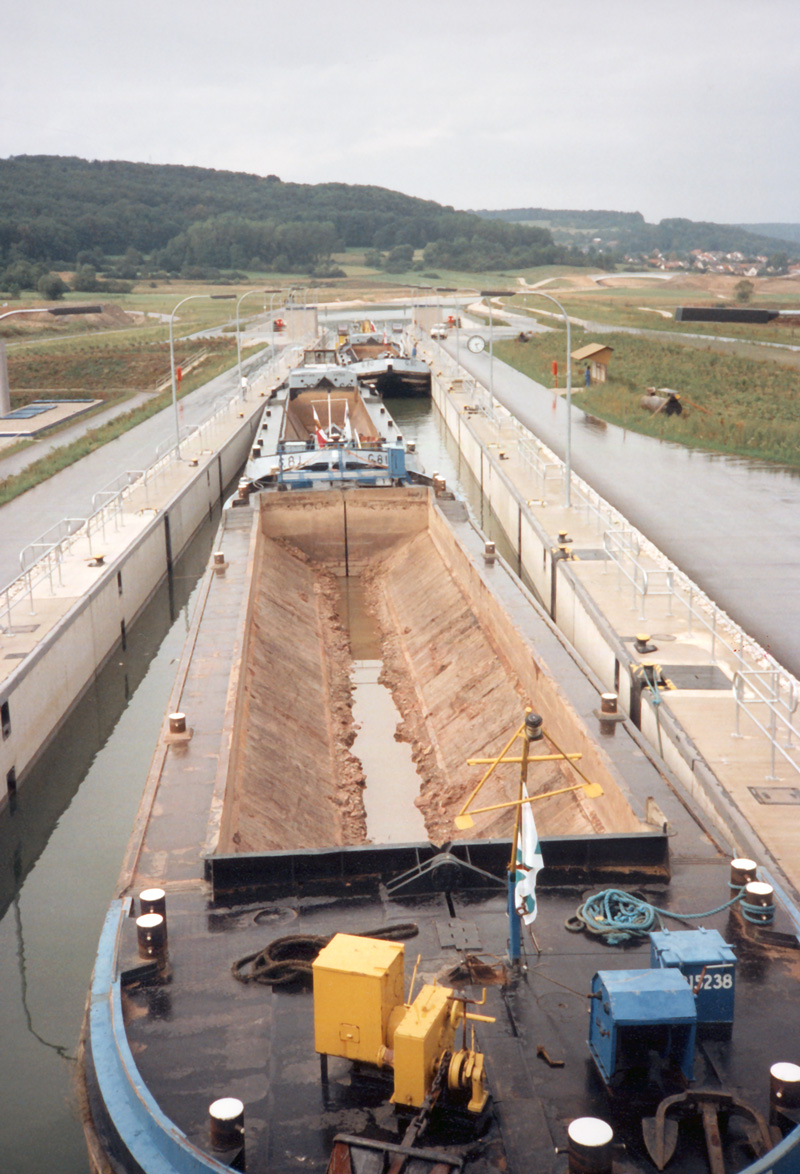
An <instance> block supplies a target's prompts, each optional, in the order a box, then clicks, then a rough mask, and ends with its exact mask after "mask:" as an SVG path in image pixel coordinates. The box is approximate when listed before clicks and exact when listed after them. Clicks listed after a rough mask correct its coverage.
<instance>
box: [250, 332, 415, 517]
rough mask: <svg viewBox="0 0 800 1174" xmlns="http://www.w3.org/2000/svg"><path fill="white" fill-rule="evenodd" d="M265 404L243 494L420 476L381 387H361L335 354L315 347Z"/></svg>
mask: <svg viewBox="0 0 800 1174" xmlns="http://www.w3.org/2000/svg"><path fill="white" fill-rule="evenodd" d="M304 358H305V361H304V362H303V363H302V364H301V365H300V366H298V367H296V368H294V370H292V371H291V372H290V373H289V376H288V378H287V380H286V382H285V384H284V386H283V387H282V388H281V389H280V390H279V391H278V392H277V393H276V395H275V396H274V398H273V399H272V400H271V401H270V403H269V404H268V405H267V407H266V408H265V409H264V412H263V415H262V417H261V421H260V423H259V427H258V431H257V433H256V435H255V437H254V440H253V446H252V449H251V452H250V457H249V460H248V462H247V465H246V467H245V470H244V475H243V477H242V481H241V489H242V493H241V494H240V497H239V500H241V497H243V496H244V495H245V494H246V493H247V494H249V493H250V492H253V491H259V490H261V489H270V488H274V487H276V486H278V487H280V488H282V489H287V488H294V489H310V488H313V487H316V488H321V489H326V488H328V487H329V486H330V485H332V484H337V485H344V484H359V485H392V484H394V485H398V484H407V483H410V482H411V481H412V480H417V481H419V480H420V479H421V477H422V469H421V466H420V464H419V461H418V459H417V457H416V454H415V452H414V443H413V441H412V442H406V441H405V440H404V438H403V436H402V433H401V432H400V430H399V429H398V427H397V425H396V423H395V421H394V419H393V418H392V416H391V414H390V413H389V412H388V411H387V408H386V405H385V404H384V403H383V400H382V399H381V397H380V395H379V394H378V392H377V391H374V390H373V391H368V390H366V389H365V388H363V387H362V386H360V385H359V384H358V382H357V381H356V378H355V376H354V374H353V372H352V369H351V368H348V367H343V366H341V365H340V364H338V363H336V362H333V361H332V360H333V352H328V351H326V350H320V349H317V350H313V351H307V352H306V353H305V356H304Z"/></svg>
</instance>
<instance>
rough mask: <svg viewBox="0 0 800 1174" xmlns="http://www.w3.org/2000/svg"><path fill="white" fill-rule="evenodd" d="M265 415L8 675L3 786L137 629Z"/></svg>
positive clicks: (199, 473) (244, 429)
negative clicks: (140, 617)
mask: <svg viewBox="0 0 800 1174" xmlns="http://www.w3.org/2000/svg"><path fill="white" fill-rule="evenodd" d="M259 414H260V412H259V413H258V414H255V415H252V416H251V417H250V418H248V419H243V421H242V425H241V427H240V428H238V429H237V430H236V432H235V433H234V434H233V435H232V436H231V437H229V438H228V440H227V441H226V442H225V443H224V444H223V445H222V447H221V448H220V450H219V451H218V452H216V453H212V454H209V456H208V458H207V459H206V460H205V461H203V462H201V463H200V465H199V466H198V468H197V470H196V473H195V474H194V476H193V477H192V478H191V480H190V481H189V482H188V483H187V484H186V485H184V486H183V487H182V488H181V489H180V490H179V491H178V492H177V493H176V494H175V496H174V497H173V498H172V500H171V501H169V502H168V503H167V504H166V505H165V506H164V507H163V508H162V509H161V510H159V511H158V513H155V514H154V516H153V518H152V520H151V521H150V522H149V523H148V524H147V525H146V526H145V528H144V529H143V530H142V531H140V533H139V534H138V536H137V537H136V538H135V539H134V540H133V541H132V542H131V544H130V546H128V547H127V548H126V549H125V550H124V552H123V553H122V554H121V555H120V556H119V557H117V558H116V559H114V561H113V562H110V563H109V565H108V566H107V567H103V568H98V578H97V580H96V582H95V583H94V584H93V585H92V587H91V588H90V589H89V590H88V591H87V592H86V593H85V594H84V595H83V596H81V598H79V599H78V600H76V602H75V603H74V605H73V606H72V607H71V608H70V609H69V610H68V611H67V612H66V614H65V615H64V616H63V617H62V618H61V620H60V621H59V622H58V623H57V624H56V625H55V626H54V627H53V629H52V630H51V631H50V632H49V633H48V634H47V635H46V636H45V637H44V638H43V639H42V640H41V642H40V643H39V644H38V645H37V646H36V648H35V649H34V650H33V651H32V652H31V653H30V654H29V656H28V657H27V658H26V659H25V660H24V661H22V662H21V663H20V665H19V667H18V668H17V669H16V670H15V671H14V672H13V673H12V674H10V675H9V677H8V678H7V680H6V682H5V684H4V686H3V687H2V690H1V691H0V701H2V702H3V703H5V704H6V705H7V706H8V717H9V721H10V732H9V734H8V736H7V737H6V738H5V739H3V740H2V741H1V742H0V772H2V773H1V774H0V779H2V778H5V779H8V778H9V772H12V771H13V773H14V776H15V777H16V780H17V784H18V785H19V784H20V783H24V777H23V774H24V772H25V771H26V770H27V769H29V767H30V766H31V765H32V764H33V762H34V761H35V759H36V758H37V757H38V755H39V754H40V753H41V751H42V750H43V749H44V747H45V746H46V745H47V743H48V741H49V740H50V739H51V738H52V736H53V735H54V734H55V732H56V731H57V730H58V728H59V727H60V726H61V724H62V723H63V722H64V720H65V719H66V717H67V716H68V714H69V712H70V710H71V709H72V707H73V706H74V705H75V703H76V702H77V701H78V700H79V698H80V697H81V695H82V694H83V692H84V691H85V690H86V688H87V687H88V686H89V684H90V683H91V681H92V680H93V678H94V677H95V675H96V674H97V673H98V672H99V671H100V669H101V668H102V666H103V664H104V663H105V661H106V659H107V658H108V657H109V656H110V655H111V653H112V652H113V651H114V649H115V648H117V647H118V646H119V644H120V643H121V641H122V639H123V632H127V630H129V629H130V627H131V625H132V624H133V623H134V622H135V621H136V618H137V616H138V615H139V613H140V612H141V611H142V609H143V608H144V606H145V605H146V604H147V602H148V601H149V600H150V598H151V597H152V595H153V593H154V592H155V590H156V588H157V587H158V585H159V583H160V582H161V580H162V579H163V578H164V576H165V575H166V574H167V573H168V570H169V567H170V564H171V562H172V561H174V560H175V559H176V558H177V557H178V555H179V554H180V553H181V551H183V550H184V549H185V547H186V546H187V545H188V543H189V542H190V541H191V539H192V537H193V536H194V534H195V532H196V531H197V528H198V527H199V526H200V524H201V523H202V522H203V521H204V520H205V519H206V518H207V517H208V516H209V513H210V512H211V511H212V510H213V508H214V506H215V505H216V504H217V503H218V502H219V501H220V499H221V497H222V494H223V492H224V489H225V487H226V486H227V485H229V484H230V483H231V481H232V480H233V478H234V477H235V476H236V475H237V473H238V471H239V469H240V468H241V466H242V464H243V463H244V461H245V460H246V457H247V453H248V451H249V448H250V446H251V444H252V440H253V436H254V435H255V430H256V428H257V426H258V415H259ZM123 624H124V628H123Z"/></svg>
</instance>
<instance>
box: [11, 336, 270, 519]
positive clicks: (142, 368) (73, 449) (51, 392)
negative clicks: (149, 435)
mask: <svg viewBox="0 0 800 1174" xmlns="http://www.w3.org/2000/svg"><path fill="white" fill-rule="evenodd" d="M62 321H63V320H62ZM197 328H198V327H197V324H196V323H193V324H192V329H193V330H194V329H197ZM164 333H165V328H164V327H163V326H155V327H147V326H145V327H140V328H139V329H137V330H129V331H126V332H118V331H114V332H113V333H104V334H101V333H99V332H96V333H95V334H90V333H84V334H82V335H80V336H79V337H77V338H75V337H72V338H63V337H58V336H56V337H55V338H52V339H50V340H47V339H45V340H39V341H38V342H35V343H31V344H29V345H26V346H25V347H21V348H14V349H13V350H10V351H9V355H8V367H9V381H10V383H11V386H12V388H13V392H12V407H19V406H20V405H21V404H24V403H28V402H31V401H32V400H35V399H38V398H41V397H42V396H45V395H46V396H47V398H48V399H62V398H63V399H75V398H80V397H84V396H91V398H94V399H99V400H101V401H102V403H101V404H100V405H98V407H97V409H96V411H103V410H104V409H105V408H107V407H109V406H113V405H115V404H120V403H123V402H124V401H125V400H127V399H130V398H132V397H133V396H135V395H137V394H138V393H141V392H145V393H147V394H148V395H149V398H148V399H147V401H146V402H145V403H141V404H139V405H138V406H137V407H135V408H133V409H132V410H131V411H128V412H124V413H122V414H121V415H118V416H116V417H115V418H114V419H113V420H109V421H107V422H104V423H102V424H100V425H98V426H97V427H96V428H93V429H91V430H90V431H88V432H87V433H85V434H84V435H83V436H81V437H79V438H78V439H76V440H74V441H72V442H71V443H68V444H65V445H61V446H59V447H56V448H53V449H52V451H50V452H49V453H47V455H45V456H43V457H41V458H40V459H39V460H37V461H35V462H33V463H32V464H30V465H28V466H27V467H26V468H25V469H23V470H22V471H21V472H20V473H18V474H14V475H12V476H9V477H7V478H5V479H4V480H1V481H0V504H4V503H5V502H7V501H10V500H12V499H13V498H14V497H17V496H19V494H21V493H24V492H25V491H26V490H27V489H30V488H32V487H33V486H34V485H38V484H39V483H40V482H41V481H45V480H46V479H47V478H48V477H52V476H53V475H54V474H55V473H58V472H59V471H60V470H61V469H64V468H66V467H67V466H68V465H71V464H73V463H74V462H75V461H78V460H80V459H81V458H82V457H84V456H86V455H87V454H88V453H90V452H93V451H94V450H95V449H96V448H100V447H101V446H102V445H104V444H107V443H108V442H109V441H111V440H114V439H115V438H116V437H117V436H120V435H122V433H124V432H127V431H128V429H130V428H133V427H135V426H136V425H137V424H140V423H141V422H142V421H143V420H146V419H148V418H149V417H150V416H153V415H155V414H156V413H157V412H160V411H162V410H163V409H164V408H165V407H167V406H168V405H169V404H170V403H171V401H172V393H171V389H170V388H169V387H168V386H167V388H166V389H165V390H160V391H159V390H158V389H159V388H163V386H164V384H165V383H168V381H169V378H170V374H169V372H170V365H169V345H168V343H167V342H165V341H163V336H164ZM201 351H204V352H206V354H205V356H204V357H203V358H202V360H201V361H200V362H198V364H197V366H196V367H194V368H193V369H191V370H189V371H188V372H187V374H186V375H185V377H184V378H183V380H182V382H181V390H180V394H181V397H183V396H184V395H187V394H188V393H189V392H191V391H194V390H196V388H198V387H200V386H201V385H202V384H203V383H207V382H208V381H209V380H210V379H213V378H214V377H215V376H217V375H219V374H221V373H222V372H223V371H226V370H228V369H229V368H230V367H232V366H233V365H234V364H235V362H236V357H237V355H236V343H235V340H234V339H230V338H224V339H215V340H210V341H201V340H197V341H193V342H192V341H184V340H182V339H180V340H178V341H177V342H176V343H175V359H176V363H177V364H179V365H183V366H184V367H186V366H188V365H189V364H190V363H191V362H192V360H193V359H194V358H197V357H199V352H201ZM250 353H252V348H250V349H247V348H246V349H245V351H244V352H243V354H244V355H248V354H250ZM56 436H57V430H55V429H54V430H50V431H48V432H44V433H42V434H40V437H38V438H37V439H39V440H42V441H44V442H45V443H46V442H47V440H48V439H54V438H55V437H56ZM32 443H33V442H32V441H22V442H20V443H19V444H17V445H14V446H13V447H12V448H9V447H7V448H5V449H2V450H0V455H3V454H9V453H11V452H14V451H18V450H19V449H20V448H23V447H30V446H31V444H32Z"/></svg>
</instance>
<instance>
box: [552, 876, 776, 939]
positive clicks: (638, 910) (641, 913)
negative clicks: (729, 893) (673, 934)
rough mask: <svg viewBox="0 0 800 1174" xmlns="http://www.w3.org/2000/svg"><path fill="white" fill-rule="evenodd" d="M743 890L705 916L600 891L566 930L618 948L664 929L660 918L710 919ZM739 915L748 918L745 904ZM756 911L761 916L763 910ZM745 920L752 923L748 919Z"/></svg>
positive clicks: (617, 892) (612, 891)
mask: <svg viewBox="0 0 800 1174" xmlns="http://www.w3.org/2000/svg"><path fill="white" fill-rule="evenodd" d="M743 894H744V889H743V888H742V889H739V890H738V891H737V893H736V895H735V896H734V897H732V898H731V899H730V901H726V902H725V904H724V905H718V906H717V907H716V909H707V910H706V912H705V913H673V912H672V910H671V909H661V908H660V907H659V906H658V905H651V904H650V903H649V902H648V901H644V900H642V898H641V897H634V896H632V895H631V894H630V893H625V892H623V891H622V890H621V889H603V890H602V892H599V893H594V894H593V895H592V896H591V897H589V898H588V900H586V901H584V902H583V904H582V905H579V906H578V908H577V909H576V911H575V916H574V917H568V918H567V920H566V922H565V923H564V924H565V927H566V928H567V929H568V930H569V931H570V932H571V933H580V932H581V930H586V931H587V932H588V933H591V934H595V935H596V936H597V937H600V938H602V939H603V941H605V942H606V943H607V944H608V945H609V946H621V945H623V944H624V943H625V942H631V941H636V940H637V939H639V938H643V937H646V936H647V934H649V933H651V932H652V930H653V928H654V926H656V925H658V927H659V928H660V929H663V927H664V926H663V921H662V918H663V917H670V918H672V919H674V920H675V921H696V920H697V919H698V918H701V917H711V916H712V914H714V913H721V912H722V911H723V909H729V908H730V907H731V905H735V904H736V902H737V901H739V900H740V899H741V898H742V895H743ZM742 906H743V908H742V913H743V914H744V916H745V917H747V912H746V907H745V903H744V901H743V902H742ZM749 908H751V909H755V908H758V911H759V913H762V914H763V913H764V909H763V907H757V906H749ZM748 920H755V919H754V918H752V917H750V918H748Z"/></svg>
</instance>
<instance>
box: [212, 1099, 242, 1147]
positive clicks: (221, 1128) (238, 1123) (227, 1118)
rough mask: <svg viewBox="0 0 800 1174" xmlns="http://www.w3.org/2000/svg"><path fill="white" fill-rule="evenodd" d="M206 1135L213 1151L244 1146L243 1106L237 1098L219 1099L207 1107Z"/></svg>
mask: <svg viewBox="0 0 800 1174" xmlns="http://www.w3.org/2000/svg"><path fill="white" fill-rule="evenodd" d="M208 1134H209V1141H210V1142H211V1147H212V1149H215V1150H230V1149H236V1148H238V1147H240V1146H242V1145H244V1105H243V1104H242V1102H241V1101H240V1100H239V1098H238V1097H220V1099H219V1100H217V1101H214V1102H213V1103H212V1104H211V1105H209V1107H208Z"/></svg>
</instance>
